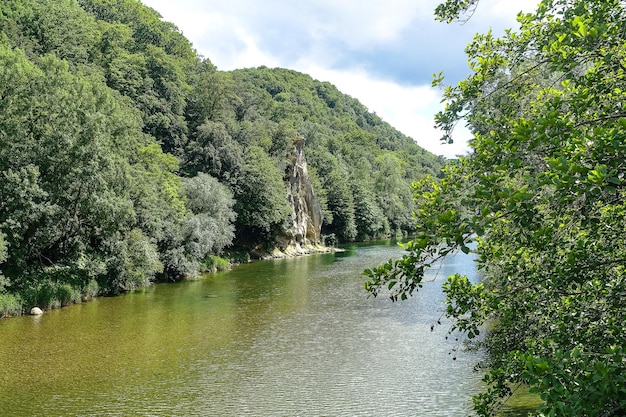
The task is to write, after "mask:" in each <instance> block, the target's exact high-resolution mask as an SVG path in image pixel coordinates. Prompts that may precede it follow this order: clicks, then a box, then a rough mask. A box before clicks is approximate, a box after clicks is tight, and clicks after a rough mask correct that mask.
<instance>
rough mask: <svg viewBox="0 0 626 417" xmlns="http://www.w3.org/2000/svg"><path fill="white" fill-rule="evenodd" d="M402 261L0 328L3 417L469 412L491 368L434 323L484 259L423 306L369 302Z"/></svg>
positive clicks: (369, 258) (276, 266)
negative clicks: (375, 280) (446, 294)
mask: <svg viewBox="0 0 626 417" xmlns="http://www.w3.org/2000/svg"><path fill="white" fill-rule="evenodd" d="M401 254H402V250H401V249H400V248H398V247H397V245H396V244H393V243H391V242H389V243H386V244H380V243H379V244H376V245H354V246H350V247H347V250H346V252H344V253H337V254H324V255H312V256H306V257H299V258H290V259H280V260H269V261H257V262H252V263H249V264H245V265H240V266H237V267H235V268H234V269H233V270H231V271H226V272H221V273H217V274H210V275H207V276H206V277H205V278H204V279H202V280H199V281H193V282H183V283H176V284H173V283H172V284H159V285H155V286H153V287H150V288H148V289H146V290H144V291H140V292H133V293H129V294H126V295H123V296H119V297H112V298H105V297H102V298H98V299H96V300H94V301H91V302H88V303H84V304H79V305H75V306H71V307H68V308H63V309H59V310H53V311H47V312H46V313H45V314H44V315H43V316H41V317H30V316H28V317H18V318H12V319H6V320H0V361H1V362H0V365H1V366H0V415H2V416H20V417H21V416H41V415H46V416H464V415H467V414H468V413H469V412H470V410H471V403H470V401H469V397H470V396H471V395H472V394H474V393H476V392H478V390H479V389H480V378H481V375H480V373H477V372H475V371H474V370H473V367H474V365H475V364H476V362H477V361H478V360H479V359H480V358H479V357H478V356H477V354H473V353H460V354H458V355H456V354H455V353H454V349H455V348H456V347H457V342H455V341H454V340H450V339H449V340H446V339H445V334H446V330H447V327H446V326H445V324H444V325H442V326H435V330H434V331H431V326H432V325H433V324H434V323H435V322H436V321H437V319H438V317H439V316H440V315H441V312H442V308H443V307H442V302H443V294H442V292H441V281H442V280H444V279H445V277H446V276H447V275H448V274H450V273H453V272H457V271H459V272H464V273H466V274H469V275H470V276H472V277H473V279H475V278H476V277H475V274H476V271H475V267H474V263H473V261H472V257H471V256H468V255H463V254H459V255H456V256H453V257H450V258H449V259H447V260H446V262H445V263H444V264H443V265H442V267H441V268H440V269H439V270H438V272H436V273H433V274H432V275H431V276H430V277H429V280H430V281H432V282H428V283H426V285H425V286H424V288H422V289H421V290H420V292H419V293H418V295H417V296H416V297H414V298H412V299H410V300H407V301H404V302H400V303H392V302H390V301H389V300H388V299H385V298H382V299H373V298H368V297H367V295H366V293H365V291H364V290H363V280H364V277H363V276H361V272H362V270H363V269H364V268H366V267H368V266H373V265H375V264H378V263H380V262H383V261H385V260H387V259H389V258H390V257H396V256H399V255H401ZM453 357H456V360H453Z"/></svg>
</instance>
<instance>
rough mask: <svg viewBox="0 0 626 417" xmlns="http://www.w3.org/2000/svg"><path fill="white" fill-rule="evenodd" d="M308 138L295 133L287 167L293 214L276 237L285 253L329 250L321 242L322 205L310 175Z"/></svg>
mask: <svg viewBox="0 0 626 417" xmlns="http://www.w3.org/2000/svg"><path fill="white" fill-rule="evenodd" d="M305 142H306V141H305V139H304V137H302V136H299V137H296V139H295V140H294V146H293V150H292V152H291V154H290V155H289V162H288V165H287V169H286V171H285V184H286V186H287V198H288V200H289V204H290V205H291V215H290V216H289V227H288V228H287V231H286V232H285V233H284V234H282V235H279V236H277V237H276V245H277V249H278V251H279V252H282V253H284V254H285V255H301V254H306V253H313V252H325V251H327V249H326V248H324V247H323V246H322V245H321V231H322V209H321V206H320V203H319V200H318V199H317V197H316V196H315V192H314V191H313V186H312V184H311V178H310V177H309V171H308V168H307V162H306V159H305V157H304V144H305ZM274 255H276V254H274Z"/></svg>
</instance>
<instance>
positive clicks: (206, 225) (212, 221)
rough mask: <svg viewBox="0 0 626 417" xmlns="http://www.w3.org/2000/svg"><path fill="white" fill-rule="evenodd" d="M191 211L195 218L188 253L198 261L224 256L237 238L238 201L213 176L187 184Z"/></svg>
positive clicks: (189, 229) (189, 232)
mask: <svg viewBox="0 0 626 417" xmlns="http://www.w3.org/2000/svg"><path fill="white" fill-rule="evenodd" d="M183 184H184V188H185V196H186V198H187V207H188V208H189V210H191V212H192V213H193V216H192V217H191V218H190V219H189V220H188V221H187V224H186V228H185V235H186V238H185V244H186V248H187V251H188V252H189V253H190V254H191V255H192V256H193V257H194V258H195V259H197V260H200V261H201V260H204V259H205V258H206V257H207V256H208V255H211V254H220V253H221V252H222V250H223V249H224V248H225V247H226V246H229V245H230V244H231V243H232V241H233V239H234V237H235V226H234V221H235V219H236V217H237V214H236V213H235V211H234V205H235V200H234V199H233V195H232V193H231V192H230V190H229V189H228V188H227V187H226V186H224V185H222V184H220V183H219V182H218V181H217V180H216V179H215V178H213V177H211V176H210V175H207V174H204V173H199V174H198V175H197V176H196V177H193V178H186V179H184V180H183Z"/></svg>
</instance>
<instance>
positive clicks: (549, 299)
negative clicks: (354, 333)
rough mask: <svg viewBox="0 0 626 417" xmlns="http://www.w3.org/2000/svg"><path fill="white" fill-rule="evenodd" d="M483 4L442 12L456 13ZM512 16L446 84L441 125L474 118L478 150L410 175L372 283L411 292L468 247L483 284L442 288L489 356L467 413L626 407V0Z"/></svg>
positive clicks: (566, 2)
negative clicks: (521, 402)
mask: <svg viewBox="0 0 626 417" xmlns="http://www.w3.org/2000/svg"><path fill="white" fill-rule="evenodd" d="M477 3H478V2H477V1H476V0H447V1H446V2H444V3H442V4H441V5H440V6H439V7H438V9H437V13H438V16H439V18H440V19H441V20H444V21H448V22H451V21H455V20H458V19H461V20H463V19H466V18H468V16H471V14H472V13H473V12H474V10H475V9H476V5H477ZM466 12H467V13H468V14H465V13H466ZM476 13H480V9H478V10H477V11H476ZM518 21H519V23H520V29H519V30H518V31H513V30H511V31H507V32H506V33H505V34H504V35H503V36H502V37H496V36H494V35H493V34H492V33H486V34H479V35H476V36H475V38H474V41H473V42H472V43H471V44H470V45H468V47H467V48H466V53H467V55H468V58H469V62H470V65H471V68H472V74H471V75H470V76H469V77H468V78H467V79H465V80H463V81H461V82H459V83H458V84H457V85H452V86H447V87H446V89H445V99H446V102H447V105H446V108H445V110H444V111H442V112H440V113H439V114H438V115H437V116H436V121H437V124H438V125H439V126H440V127H441V128H442V129H444V131H446V132H451V131H452V129H453V128H454V125H455V124H457V123H459V122H466V123H468V125H469V127H470V129H471V130H472V133H473V136H474V137H473V140H472V142H471V148H472V153H471V154H470V155H469V156H467V157H465V158H461V159H459V160H458V161H455V162H454V163H452V164H450V165H449V166H448V167H447V168H446V170H445V175H444V177H443V178H442V179H440V180H439V181H432V180H425V181H421V182H420V184H419V185H417V186H416V196H417V197H418V205H419V209H418V212H417V220H416V221H417V224H418V230H417V233H416V237H415V239H414V240H413V241H411V242H410V243H408V244H407V245H406V249H407V253H406V255H405V256H404V257H403V258H402V259H398V260H392V261H390V262H388V263H386V264H384V265H381V266H379V267H377V268H372V269H368V270H367V271H366V275H368V282H367V283H366V287H367V289H368V290H369V291H370V292H371V293H372V294H374V295H377V294H387V295H389V296H390V297H391V298H392V299H393V300H397V299H404V298H406V297H408V296H410V295H411V294H412V293H414V292H415V291H417V290H418V289H419V288H420V287H421V286H422V285H423V282H422V279H423V277H424V272H425V271H426V270H427V269H428V268H431V267H432V266H436V265H438V261H439V260H440V259H441V258H442V257H445V256H446V255H447V254H449V253H450V252H452V251H456V250H459V251H463V252H465V253H469V252H470V251H472V250H473V251H475V252H476V255H477V262H478V267H479V269H480V271H481V273H482V279H481V281H480V282H471V281H470V280H468V278H467V277H465V276H461V275H459V274H456V275H452V276H450V277H449V278H448V279H447V281H446V283H445V284H444V288H443V289H444V292H445V293H446V295H447V304H448V305H447V309H446V312H445V313H444V315H445V316H447V317H448V319H449V320H450V321H449V323H451V329H450V332H451V333H452V336H453V337H454V338H458V340H461V341H463V340H465V341H466V346H469V347H470V348H480V349H483V350H484V351H485V352H487V353H488V356H487V358H486V360H485V363H484V364H482V365H483V366H482V367H481V369H483V370H484V372H485V377H484V382H485V392H483V393H481V394H480V395H478V396H476V397H475V398H474V405H475V410H476V412H477V413H478V414H479V415H481V416H495V415H499V414H498V413H499V410H500V407H501V406H502V404H503V403H506V401H507V400H508V399H509V398H510V396H511V395H512V394H513V393H515V392H516V391H517V390H520V389H521V390H522V391H523V390H529V391H530V392H531V393H535V394H536V395H537V396H538V397H539V398H540V399H541V402H540V405H539V406H538V407H537V408H536V409H532V408H529V410H528V411H529V412H530V413H531V415H535V416H562V417H571V416H581V417H592V416H593V417H623V416H625V415H626V351H625V347H624V342H625V341H626V308H625V306H626V279H625V276H626V239H625V233H624V231H625V230H626V193H625V191H624V190H625V186H626V30H625V28H626V10H625V4H624V2H623V1H617V0H594V1H590V0H585V1H581V0H544V1H542V2H541V3H540V4H539V5H538V7H537V9H536V10H535V11H534V12H533V13H527V14H520V15H519V16H518ZM444 81H445V79H443V78H442V77H440V76H438V77H436V80H435V83H443V82H444ZM442 321H444V320H443V317H442ZM460 347H461V346H459V348H460Z"/></svg>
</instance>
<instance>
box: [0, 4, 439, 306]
mask: <svg viewBox="0 0 626 417" xmlns="http://www.w3.org/2000/svg"><path fill="white" fill-rule="evenodd" d="M296 138H304V139H305V140H306V145H305V153H306V157H307V161H308V166H309V173H310V176H311V182H312V184H313V188H314V191H315V193H316V195H317V198H318V199H319V202H320V205H321V208H322V213H323V220H324V221H323V225H322V235H323V236H324V237H328V239H329V241H333V242H334V241H339V242H346V241H354V240H367V239H373V238H379V237H385V236H390V235H396V234H407V233H410V232H412V231H413V230H414V225H413V222H412V211H413V210H414V208H415V206H414V204H415V203H414V200H413V196H412V191H411V188H410V184H411V183H412V182H413V181H415V180H418V179H420V178H422V177H424V176H426V175H437V174H438V173H439V171H440V168H441V166H442V165H443V162H444V161H443V159H442V158H440V157H437V156H435V155H432V154H430V153H428V152H426V151H424V150H423V149H421V148H420V147H418V146H417V145H416V144H415V142H414V141H413V140H412V139H411V138H409V137H406V136H404V135H402V134H401V133H400V132H398V131H397V130H395V129H394V128H392V127H391V126H390V125H389V124H387V123H385V122H384V121H382V120H381V119H380V118H379V117H378V116H376V115H375V114H372V113H371V112H369V111H368V110H367V109H366V108H365V107H364V106H363V105H361V104H360V103H359V102H358V101H357V100H355V99H353V98H351V97H349V96H346V95H344V94H342V93H341V92H339V91H338V90H337V89H336V88H335V87H334V86H333V85H331V84H329V83H327V82H320V81H317V80H314V79H312V78H311V77H309V76H307V75H305V74H301V73H297V72H294V71H290V70H286V69H270V68H264V67H262V68H257V69H242V70H237V71H233V72H222V71H218V70H217V68H216V67H215V66H214V65H213V64H212V63H211V61H210V60H209V59H208V58H205V57H202V56H200V55H199V54H198V53H197V52H196V51H195V50H194V49H193V46H192V45H191V44H190V42H189V41H188V40H187V39H186V38H185V37H184V36H183V35H182V34H181V33H180V31H179V30H178V29H177V28H176V27H175V26H174V25H172V24H170V23H167V22H165V21H163V20H162V19H161V17H160V15H159V14H158V13H157V12H156V11H155V10H153V9H151V8H148V7H146V6H144V5H142V4H141V3H140V2H139V1H138V0H3V1H2V2H0V316H2V315H12V314H20V313H21V312H22V311H24V310H25V309H27V308H30V307H32V306H39V307H42V308H50V307H54V306H59V305H64V304H68V303H72V302H77V301H80V300H81V299H84V298H89V297H92V296H95V295H97V294H115V293H119V292H123V291H128V290H132V289H135V288H139V287H142V286H145V285H147V284H149V283H151V282H153V281H154V280H179V279H183V278H186V277H193V276H196V275H197V274H198V273H199V272H200V271H202V270H207V269H210V268H211V267H212V266H213V265H215V264H216V263H220V262H223V259H222V258H219V257H218V256H220V255H221V256H222V257H227V256H228V253H227V252H226V251H232V252H233V253H234V252H236V251H239V252H244V253H245V252H246V251H249V250H251V249H254V248H259V247H260V248H262V249H270V248H271V247H272V245H274V244H275V237H276V235H277V234H280V233H281V231H283V229H284V228H285V227H286V226H285V225H286V223H287V220H288V216H289V214H290V209H289V206H288V201H287V197H286V194H287V193H286V186H285V182H284V176H285V166H286V161H287V157H288V155H289V153H290V152H291V149H292V147H293V144H294V141H295V139H296Z"/></svg>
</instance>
